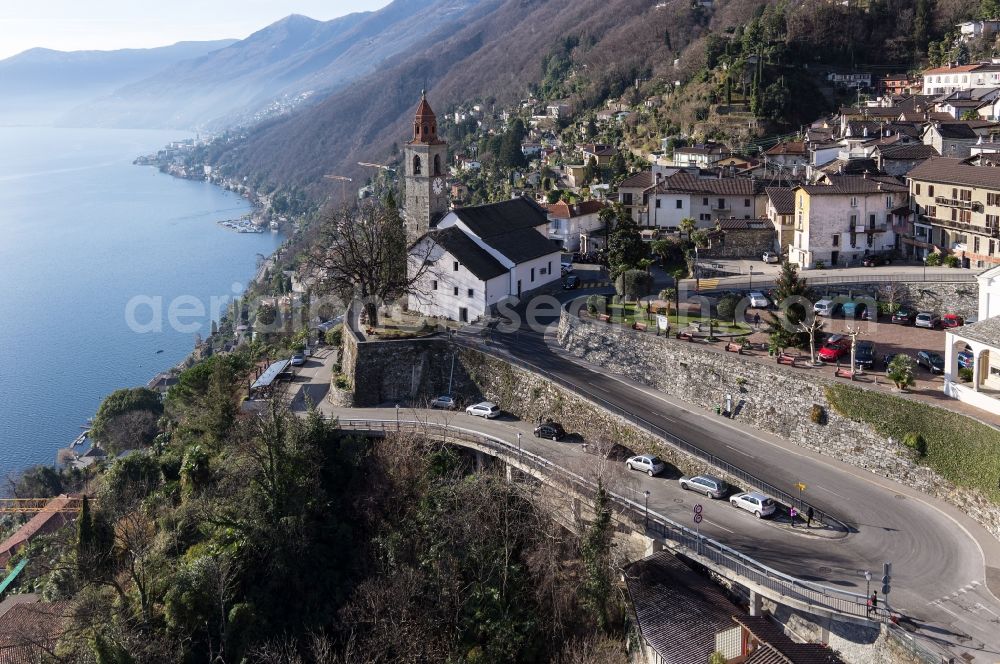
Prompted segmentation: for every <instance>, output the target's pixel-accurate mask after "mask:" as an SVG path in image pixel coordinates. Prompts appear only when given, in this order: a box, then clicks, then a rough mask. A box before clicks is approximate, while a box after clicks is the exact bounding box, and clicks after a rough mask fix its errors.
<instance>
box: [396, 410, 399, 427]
mask: <svg viewBox="0 0 1000 664" xmlns="http://www.w3.org/2000/svg"><path fill="white" fill-rule="evenodd" d="M396 433H399V404H398V403H397V404H396Z"/></svg>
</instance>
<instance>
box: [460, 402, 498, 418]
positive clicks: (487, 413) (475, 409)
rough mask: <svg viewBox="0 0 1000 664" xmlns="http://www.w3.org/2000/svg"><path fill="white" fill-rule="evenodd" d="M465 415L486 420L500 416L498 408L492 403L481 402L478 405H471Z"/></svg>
mask: <svg viewBox="0 0 1000 664" xmlns="http://www.w3.org/2000/svg"><path fill="white" fill-rule="evenodd" d="M465 414H466V415H475V416H477V417H485V418H486V419H488V420H492V419H493V418H495V417H499V416H500V406H498V405H496V404H495V403H493V402H492V401H482V402H480V403H476V404H472V405H471V406H469V407H468V408H466V409H465Z"/></svg>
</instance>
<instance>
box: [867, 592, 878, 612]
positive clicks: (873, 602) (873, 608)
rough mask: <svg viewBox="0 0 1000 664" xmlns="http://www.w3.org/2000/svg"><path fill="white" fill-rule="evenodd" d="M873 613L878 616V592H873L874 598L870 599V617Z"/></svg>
mask: <svg viewBox="0 0 1000 664" xmlns="http://www.w3.org/2000/svg"><path fill="white" fill-rule="evenodd" d="M872 612H874V613H875V615H876V617H877V616H878V591H877V590H873V591H872V596H871V597H869V598H868V615H871V614H872Z"/></svg>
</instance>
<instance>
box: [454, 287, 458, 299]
mask: <svg viewBox="0 0 1000 664" xmlns="http://www.w3.org/2000/svg"><path fill="white" fill-rule="evenodd" d="M455 297H458V286H455Z"/></svg>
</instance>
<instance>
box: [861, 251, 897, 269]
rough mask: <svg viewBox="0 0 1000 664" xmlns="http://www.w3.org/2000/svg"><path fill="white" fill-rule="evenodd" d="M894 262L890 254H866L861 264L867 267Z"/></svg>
mask: <svg viewBox="0 0 1000 664" xmlns="http://www.w3.org/2000/svg"><path fill="white" fill-rule="evenodd" d="M890 263H892V256H890V255H888V254H872V255H871V256H866V257H865V259H864V260H863V261H861V264H862V265H864V266H865V267H879V266H880V265H889V264H890Z"/></svg>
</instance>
